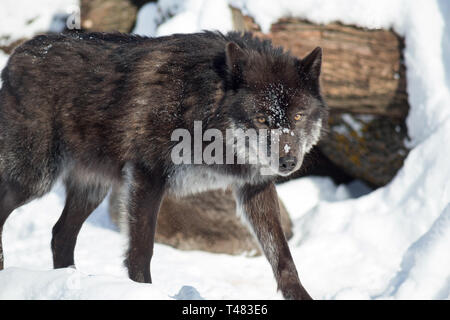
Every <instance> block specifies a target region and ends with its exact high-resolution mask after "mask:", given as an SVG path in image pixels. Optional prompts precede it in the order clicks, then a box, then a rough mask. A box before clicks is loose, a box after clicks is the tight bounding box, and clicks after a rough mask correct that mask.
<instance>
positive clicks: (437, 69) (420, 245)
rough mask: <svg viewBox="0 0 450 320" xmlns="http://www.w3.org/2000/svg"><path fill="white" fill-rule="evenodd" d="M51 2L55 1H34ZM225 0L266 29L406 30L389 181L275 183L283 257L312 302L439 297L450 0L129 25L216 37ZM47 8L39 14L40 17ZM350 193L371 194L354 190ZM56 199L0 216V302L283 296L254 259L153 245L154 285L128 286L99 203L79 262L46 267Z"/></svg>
mask: <svg viewBox="0 0 450 320" xmlns="http://www.w3.org/2000/svg"><path fill="white" fill-rule="evenodd" d="M51 1H53V2H55V1H56V2H59V1H57V0H47V1H45V2H46V3H50V2H51ZM70 2H71V1H68V4H71V3H70ZM17 3H20V4H22V5H24V4H25V3H28V5H30V6H31V4H33V3H35V2H34V1H32V0H29V1H25V0H20V1H19V0H15V1H6V2H5V1H3V2H1V4H0V21H2V19H1V17H2V14H3V15H4V12H8V18H9V19H10V21H12V18H11V17H12V16H14V15H15V17H16V21H18V20H20V19H26V18H27V17H28V14H27V15H25V14H23V15H22V14H21V12H22V11H21V10H15V9H14V8H16V7H14V6H13V5H14V4H17ZM228 3H232V4H233V5H235V6H237V7H240V8H242V9H243V10H244V11H245V12H246V13H249V14H250V15H252V16H254V17H255V19H256V21H257V22H258V23H259V24H260V25H261V26H262V27H263V29H264V30H268V29H269V27H270V24H271V23H272V22H274V21H276V20H277V19H278V18H279V17H281V16H283V15H293V16H298V17H303V18H308V19H309V20H312V21H314V22H318V23H326V22H329V21H335V20H338V21H342V22H344V23H351V24H357V25H360V26H365V27H384V28H390V27H392V28H393V29H394V30H395V31H397V32H398V33H399V34H401V35H403V36H405V38H406V48H405V63H406V66H407V70H408V71H407V80H408V93H409V99H410V104H411V111H410V114H409V116H408V120H407V124H408V129H409V133H410V135H411V138H412V140H411V142H410V145H411V147H413V150H412V151H411V152H410V154H409V155H408V157H407V159H406V161H405V165H404V167H403V168H402V169H401V170H400V172H399V173H398V174H397V176H396V178H395V179H394V180H393V181H392V182H391V183H390V184H389V185H387V186H386V187H384V188H380V189H378V190H376V191H373V192H369V190H366V189H364V187H362V186H361V185H358V184H357V183H356V184H352V185H350V186H335V185H334V184H333V183H332V182H331V181H330V180H329V179H327V178H315V177H311V178H303V179H299V180H296V181H292V182H289V183H287V184H284V185H281V186H279V187H278V191H279V193H280V196H281V198H282V199H283V201H284V202H285V204H286V206H287V208H288V210H289V211H290V213H291V215H292V218H293V220H294V231H295V236H294V238H293V239H292V240H291V241H290V246H291V250H292V254H293V257H294V259H295V261H296V264H297V267H298V269H299V272H300V275H301V279H302V282H303V284H304V286H305V287H306V288H307V289H308V291H309V292H310V293H311V295H312V296H313V297H314V298H316V299H349V298H350V299H377V298H378V299H450V147H449V146H448V141H450V36H449V34H450V4H449V2H448V1H446V0H441V1H438V0H422V1H421V0H415V1H401V0H397V1H396V0H379V1H376V2H375V1H373V2H372V1H371V2H369V1H365V0H361V1H355V0H351V1H350V0H341V1H336V0H302V1H295V0H291V1H288V0H279V1H267V2H265V1H256V0H247V1H245V0H229V1H226V0H215V1H211V0H207V1H205V0H203V1H202V0H187V1H181V0H160V1H159V3H158V4H148V5H146V6H145V7H143V8H142V9H141V12H140V15H139V21H138V24H137V26H136V30H135V32H137V33H140V34H149V35H163V34H168V33H173V32H193V31H198V30H201V29H218V30H222V31H226V30H228V29H229V28H231V22H230V12H229V10H228V9H227V4H228ZM49 7H50V8H51V6H49ZM4 10H6V11H4ZM52 10H60V8H59V7H58V6H54V7H53V8H52ZM48 12H51V11H46V13H45V15H46V17H47V18H45V19H47V20H46V21H52V20H51V19H50V20H49V19H48V17H51V15H49V13H48ZM53 12H57V11H53ZM28 19H29V18H28ZM38 20H39V19H38ZM22 21H24V20H22ZM16 23H17V22H16ZM22 23H24V22H22ZM39 28H40V26H39ZM5 30H6V31H7V32H5ZM9 30H10V29H4V28H3V25H2V24H0V37H1V35H2V34H5V33H8V32H9V33H10V34H12V32H10V31H9ZM38 31H42V29H39V30H38ZM14 32H17V34H20V35H21V36H23V35H25V34H26V33H25V31H23V32H22V31H14ZM26 32H29V31H26ZM30 32H31V31H30ZM14 34H16V33H14ZM17 37H18V36H17ZM11 39H12V38H11V37H10V38H9V41H11ZM325 57H326V55H325ZM2 58H3V56H2V55H1V54H0V64H1V63H2V60H5V59H2ZM0 68H1V65H0ZM361 192H362V193H365V192H369V193H368V194H366V195H363V196H360V197H358V198H355V195H357V194H358V193H361ZM63 202H64V191H63V190H62V188H61V187H60V186H57V187H56V188H55V189H54V190H53V191H52V192H51V193H50V194H48V195H47V196H45V197H44V198H42V199H40V200H36V201H34V202H32V203H30V204H28V205H27V206H24V207H22V208H20V209H18V210H17V211H16V212H15V213H13V215H12V216H11V217H10V219H9V220H8V221H7V223H6V225H5V230H4V251H5V259H6V262H5V267H6V269H5V270H4V271H1V272H0V299H1V298H19V299H24V298H25V299H97V298H100V299H113V298H114V299H122V298H124V299H130V298H131V299H166V298H167V299H172V298H173V299H189V298H195V299H201V298H204V299H229V298H230V299H247V298H248V299H278V298H280V297H281V296H280V295H279V294H278V293H276V284H275V281H274V280H273V277H272V272H271V269H270V266H269V264H268V263H267V262H266V260H265V259H264V258H263V257H258V258H248V257H244V256H237V257H236V256H228V255H218V254H210V253H205V252H186V251H180V250H176V249H173V248H170V247H168V246H164V245H159V244H157V245H156V247H155V255H154V258H153V261H152V276H153V280H154V284H152V285H146V284H137V283H133V282H132V281H130V280H128V279H127V277H126V272H125V270H124V268H123V267H122V260H123V252H124V248H125V239H124V237H123V236H122V235H121V234H119V233H118V232H117V231H116V230H115V228H114V227H113V225H112V224H111V222H110V221H109V220H108V217H107V207H106V204H102V206H101V207H100V208H99V209H98V210H97V211H96V212H95V213H94V214H93V216H92V217H90V218H89V220H88V222H87V223H85V225H84V226H83V229H82V230H81V233H80V237H79V241H78V244H77V248H76V263H77V270H74V269H71V268H69V269H61V270H51V253H50V248H49V243H50V237H51V228H52V226H53V224H54V223H55V222H56V220H57V219H58V216H59V214H60V212H61V211H62V207H63Z"/></svg>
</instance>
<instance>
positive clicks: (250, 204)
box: [0, 32, 326, 299]
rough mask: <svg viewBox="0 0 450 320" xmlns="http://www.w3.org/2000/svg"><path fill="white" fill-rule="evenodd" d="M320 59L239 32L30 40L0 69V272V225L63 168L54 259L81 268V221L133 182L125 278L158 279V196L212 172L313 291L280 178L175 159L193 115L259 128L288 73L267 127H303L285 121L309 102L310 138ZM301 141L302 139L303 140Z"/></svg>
mask: <svg viewBox="0 0 450 320" xmlns="http://www.w3.org/2000/svg"><path fill="white" fill-rule="evenodd" d="M320 57H321V55H320V52H319V51H317V50H316V51H315V52H313V54H311V55H310V56H309V57H307V58H306V59H304V60H303V61H300V60H298V59H296V58H294V57H292V56H290V55H289V54H287V53H284V52H283V51H282V49H280V48H273V47H272V45H271V43H270V42H269V41H260V40H257V39H255V38H253V37H252V36H251V35H250V34H245V35H241V34H238V33H229V34H227V35H222V34H219V33H212V32H204V33H198V34H190V35H173V36H168V37H161V38H142V37H137V36H130V35H123V34H102V33H86V34H84V33H69V34H63V35H50V36H38V37H36V38H34V39H32V40H30V41H28V42H26V43H24V44H23V45H21V46H20V47H18V48H17V49H16V50H15V52H14V53H13V55H12V56H11V57H10V59H9V62H8V65H7V66H6V68H5V69H4V70H3V73H2V79H3V87H2V89H1V91H0V269H2V267H3V259H2V257H1V227H2V226H3V223H4V222H5V220H6V219H7V217H8V216H9V214H10V213H11V212H12V211H13V210H14V209H15V208H17V207H19V206H21V205H23V204H24V203H26V202H28V201H31V200H33V199H35V198H37V197H40V196H42V195H44V194H45V193H47V192H48V191H49V190H50V189H51V187H52V185H53V184H54V182H55V181H56V179H57V178H58V177H60V176H63V178H64V181H65V184H66V189H67V200H66V206H65V208H64V211H63V213H62V216H61V218H60V219H59V221H58V222H57V224H56V225H55V227H54V228H53V239H52V250H53V259H54V266H55V267H57V268H59V267H67V266H70V265H73V264H74V258H73V251H74V247H75V243H76V238H77V235H78V232H79V230H80V228H81V225H82V223H83V222H84V221H85V220H86V218H87V217H88V216H89V214H90V213H91V212H92V211H93V210H94V209H95V208H96V207H97V206H98V205H99V204H100V203H101V202H102V200H103V199H104V197H105V196H106V194H107V192H108V190H109V188H110V186H111V185H112V184H113V183H117V184H120V185H123V186H124V187H123V190H124V201H125V207H126V210H127V212H128V215H129V217H130V225H129V229H130V247H129V250H128V253H127V259H126V265H127V267H128V270H129V275H130V278H131V279H133V280H135V281H139V282H151V277H150V260H151V257H152V252H153V240H154V233H155V224H156V218H157V213H158V210H159V206H160V202H161V199H162V197H163V195H164V193H165V192H166V191H169V192H175V193H177V192H178V193H179V192H181V193H183V192H194V191H197V190H190V189H189V184H190V182H189V181H184V180H183V179H184V178H183V177H185V176H183V175H185V174H186V173H188V172H192V174H193V175H194V177H195V176H196V172H204V171H205V170H207V171H208V172H211V173H212V174H213V175H214V178H211V179H212V180H214V181H210V182H211V184H213V185H214V184H220V181H221V179H224V180H226V181H229V183H228V184H229V185H231V186H232V187H233V188H234V191H235V194H236V198H237V200H238V202H239V206H240V208H241V209H242V211H243V212H244V215H245V216H246V218H247V220H248V221H249V223H250V225H251V226H252V228H253V230H254V233H255V235H256V236H257V238H258V239H259V241H260V243H261V246H262V249H263V250H264V252H265V254H266V256H267V258H268V260H269V262H270V263H271V265H272V268H273V270H274V274H275V277H276V279H277V282H278V287H279V289H280V290H281V291H282V293H283V295H284V296H285V297H286V298H294V299H303V298H309V295H308V294H307V292H306V291H305V290H304V289H303V287H302V285H301V284H300V281H299V279H298V276H297V271H296V269H295V265H294V263H293V261H292V257H291V255H290V252H289V248H288V245H287V242H286V240H285V238H284V235H283V232H282V230H281V226H280V221H279V220H280V219H279V212H278V204H277V197H276V191H275V188H274V185H273V183H272V180H273V179H274V178H275V175H274V176H260V175H259V174H258V170H257V169H258V168H255V167H254V166H250V165H211V166H206V165H202V166H186V165H185V166H181V167H179V168H177V167H176V166H174V164H173V163H172V161H171V158H170V152H171V149H172V147H173V146H174V145H175V142H171V141H170V134H171V132H172V131H173V130H174V129H176V128H186V129H189V130H192V128H193V122H194V120H202V121H203V125H204V129H207V128H217V129H219V130H221V131H223V132H225V130H226V129H227V128H229V127H230V125H231V124H232V123H234V124H236V125H237V126H238V127H243V128H258V127H259V126H260V125H259V124H257V123H256V122H255V121H254V117H255V116H256V115H257V114H259V113H264V114H270V112H271V110H270V105H267V103H266V102H267V101H266V100H264V99H265V96H264V94H265V91H267V86H268V85H271V84H273V83H278V84H280V83H281V84H282V85H283V88H285V89H289V90H287V91H286V92H285V93H284V94H282V95H280V96H277V99H279V102H280V104H282V106H283V107H282V109H283V112H284V115H285V116H284V117H283V118H282V119H280V121H278V122H277V123H273V124H269V127H270V126H271V127H275V126H276V127H286V128H293V129H294V125H293V124H292V122H290V120H289V119H290V118H291V116H292V114H293V112H295V111H296V110H298V108H300V109H301V110H303V111H304V112H305V116H306V117H307V119H306V120H305V122H304V124H303V125H302V127H301V130H302V132H303V134H304V135H305V137H304V139H309V138H308V137H309V136H311V135H312V134H311V132H312V130H313V129H314V125H315V124H317V121H321V122H322V121H324V120H323V119H325V116H326V107H325V104H324V102H323V100H322V98H321V95H320V89H319V80H318V77H319V73H320V62H321V61H320ZM265 101H266V102H265ZM297 129H298V128H297ZM297 129H296V130H297ZM298 130H300V129H298ZM283 139H288V140H289V139H292V138H289V137H285V138H283ZM286 141H287V140H286ZM284 142H285V140H282V142H281V143H282V144H283V143H284ZM290 142H292V141H290ZM315 142H316V141H315V140H314V141H311V143H310V144H314V143H315ZM292 145H293V148H294V149H295V148H297V149H298V143H293V144H292ZM308 146H309V144H308ZM309 147H310V146H309ZM297 151H298V150H293V151H292V152H297ZM304 151H305V150H303V151H302V152H304ZM306 151H307V150H306ZM299 162H300V163H301V159H299ZM199 168H200V169H199ZM195 170H197V171H195ZM198 170H200V171H198ZM202 170H203V171H202ZM177 179H178V180H177ZM186 179H187V178H186ZM175 181H178V182H175ZM180 181H182V182H181V184H182V186H181V187H180V186H177V187H175V185H177V184H178V185H179V184H180ZM180 188H181V189H183V190H178V189H180Z"/></svg>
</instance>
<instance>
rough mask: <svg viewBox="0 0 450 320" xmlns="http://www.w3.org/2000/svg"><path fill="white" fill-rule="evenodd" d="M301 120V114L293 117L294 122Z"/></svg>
mask: <svg viewBox="0 0 450 320" xmlns="http://www.w3.org/2000/svg"><path fill="white" fill-rule="evenodd" d="M302 118H303V115H302V114H301V113H297V114H296V115H295V116H294V120H295V121H300V120H301V119H302Z"/></svg>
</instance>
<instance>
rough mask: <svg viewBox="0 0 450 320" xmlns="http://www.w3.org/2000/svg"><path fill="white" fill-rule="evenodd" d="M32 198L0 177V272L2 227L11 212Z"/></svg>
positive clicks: (24, 190) (1, 266) (1, 262)
mask: <svg viewBox="0 0 450 320" xmlns="http://www.w3.org/2000/svg"><path fill="white" fill-rule="evenodd" d="M31 198H32V195H31V194H30V192H28V191H27V189H26V188H21V187H20V186H18V185H17V184H16V183H11V182H6V181H4V180H2V178H1V177H0V270H3V261H4V257H3V245H2V231H3V225H4V224H5V222H6V219H8V217H9V215H10V214H11V212H13V211H14V210H15V209H16V208H18V207H20V206H21V205H23V204H24V203H26V202H27V201H28V200H30V199H31Z"/></svg>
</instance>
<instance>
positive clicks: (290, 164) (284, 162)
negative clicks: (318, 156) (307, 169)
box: [280, 157, 297, 172]
mask: <svg viewBox="0 0 450 320" xmlns="http://www.w3.org/2000/svg"><path fill="white" fill-rule="evenodd" d="M296 165H297V158H296V157H282V158H280V171H281V172H288V171H292V170H294V168H295V166H296Z"/></svg>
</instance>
